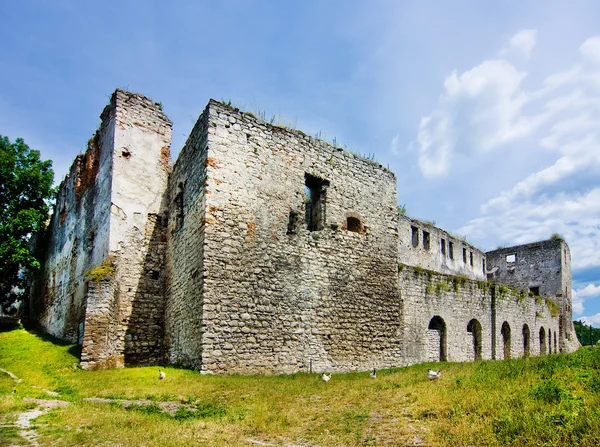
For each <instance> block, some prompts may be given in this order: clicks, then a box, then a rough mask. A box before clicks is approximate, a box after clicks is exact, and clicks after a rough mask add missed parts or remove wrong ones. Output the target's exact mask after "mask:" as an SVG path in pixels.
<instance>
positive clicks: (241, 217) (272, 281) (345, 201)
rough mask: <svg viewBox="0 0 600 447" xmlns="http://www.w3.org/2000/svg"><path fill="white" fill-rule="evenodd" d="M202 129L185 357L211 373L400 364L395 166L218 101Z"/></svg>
mask: <svg viewBox="0 0 600 447" xmlns="http://www.w3.org/2000/svg"><path fill="white" fill-rule="evenodd" d="M207 132H208V143H207V149H206V159H205V161H204V163H203V164H204V165H205V167H206V170H205V173H206V178H205V190H204V196H202V195H201V194H198V193H196V195H195V197H194V196H192V197H190V198H189V199H186V203H187V200H189V201H190V203H199V202H200V203H202V204H203V207H204V212H205V216H204V224H205V225H204V230H203V235H204V254H203V264H202V266H201V267H202V271H201V272H199V274H201V275H202V277H203V278H204V282H203V286H202V289H201V290H202V292H201V294H200V293H199V292H196V297H198V298H197V299H201V300H202V307H203V311H202V328H201V330H200V331H198V328H196V327H194V328H195V331H196V333H195V334H194V335H193V336H194V339H197V336H198V333H200V334H201V337H202V338H201V340H202V342H201V344H202V352H201V354H202V358H201V359H199V358H193V359H189V360H188V362H189V363H190V364H191V365H193V366H199V367H201V369H202V371H204V372H211V373H269V372H296V371H308V370H310V369H311V368H312V369H313V370H325V369H327V370H335V371H349V370H356V369H367V368H371V367H389V366H393V365H396V364H399V363H401V362H402V358H403V356H402V351H401V341H402V340H401V335H402V325H401V321H402V305H401V302H400V300H399V297H398V289H397V275H396V272H397V267H396V265H397V253H396V246H397V240H396V237H397V233H396V226H397V217H396V216H397V212H396V203H397V201H396V185H395V176H394V174H393V173H391V172H390V171H388V170H386V169H384V168H382V167H381V166H380V165H378V164H376V163H373V162H370V161H368V160H364V159H361V158H359V157H356V156H354V155H352V154H349V153H346V152H344V151H342V150H341V149H338V148H334V147H332V146H330V145H328V144H326V143H324V142H322V141H319V140H315V139H313V138H311V137H309V136H307V135H305V134H303V133H301V132H298V131H293V130H288V129H284V128H280V127H276V126H271V125H269V124H267V123H265V122H263V121H260V120H257V119H255V118H254V117H253V116H252V115H250V114H244V113H241V112H239V111H238V110H235V109H233V108H230V107H226V106H224V105H222V104H220V103H217V102H215V101H211V102H210V103H209V105H208V128H207ZM184 154H185V152H184ZM187 168H188V169H195V170H197V169H198V168H197V167H193V166H188V167H187ZM306 175H309V176H310V178H312V179H313V180H312V181H317V180H318V181H320V182H322V185H323V186H324V188H326V193H325V196H324V198H323V203H322V204H321V205H322V206H323V205H324V209H325V211H324V218H323V219H324V220H320V223H321V224H322V226H323V228H322V229H319V230H317V231H309V229H308V227H307V223H306V217H305V211H306V208H305V207H306V203H305V195H306V182H307V180H306ZM174 179H175V178H174ZM315 179H317V180H315ZM175 181H179V180H175ZM190 182H191V181H190V180H189V179H188V181H187V184H186V193H187V189H188V188H189V186H188V185H190ZM190 189H191V188H190ZM187 213H188V211H187V209H186V214H187ZM321 217H322V216H321ZM349 217H350V218H354V219H357V220H358V221H359V222H360V228H359V229H358V232H352V231H348V230H347V225H348V218H349ZM354 222H355V223H356V222H357V221H354ZM187 224H188V221H187V220H184V226H185V225H187ZM190 231H194V230H193V229H191V230H190ZM187 242H188V243H191V242H192V241H191V240H190V241H187ZM197 265H198V264H197V263H195V264H193V265H190V266H189V267H190V268H196V267H197ZM199 295H201V297H200V296H199ZM183 318H185V320H184V322H183V324H190V320H192V319H193V318H195V316H194V315H192V314H191V313H188V314H187V315H185V316H183Z"/></svg>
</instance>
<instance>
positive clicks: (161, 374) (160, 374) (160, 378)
mask: <svg viewBox="0 0 600 447" xmlns="http://www.w3.org/2000/svg"><path fill="white" fill-rule="evenodd" d="M166 377H167V375H166V374H165V372H164V371H161V370H160V369H159V370H158V380H163V379H165V378H166Z"/></svg>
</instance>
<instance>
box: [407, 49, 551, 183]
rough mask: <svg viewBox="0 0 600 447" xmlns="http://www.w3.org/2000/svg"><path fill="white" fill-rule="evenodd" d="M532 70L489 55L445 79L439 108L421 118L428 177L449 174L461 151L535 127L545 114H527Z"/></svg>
mask: <svg viewBox="0 0 600 447" xmlns="http://www.w3.org/2000/svg"><path fill="white" fill-rule="evenodd" d="M525 76H526V73H524V72H521V71H519V70H517V68H516V67H515V66H513V65H512V64H511V63H509V62H508V61H505V60H488V61H484V62H482V63H481V64H480V65H478V66H476V67H474V68H472V69H471V70H468V71H465V72H464V73H461V74H460V75H459V74H458V73H457V72H456V71H454V72H453V73H451V74H450V76H448V77H447V78H446V80H445V82H444V93H443V94H442V95H441V96H440V98H439V100H438V106H437V108H436V110H434V111H433V113H432V114H431V115H429V116H427V117H423V118H421V122H420V125H419V132H418V136H417V147H418V150H419V167H420V169H421V172H422V173H423V175H424V176H425V177H435V176H439V175H443V174H445V173H446V172H447V171H448V169H449V168H450V165H451V163H452V160H453V156H454V154H455V152H457V151H461V152H463V153H465V154H468V155H471V154H473V153H478V152H486V151H489V150H491V149H494V148H496V147H498V146H500V145H502V144H504V143H506V142H509V141H511V140H514V139H517V138H520V137H523V136H525V135H528V134H530V133H531V132H532V131H533V130H535V129H536V128H537V127H538V126H539V125H540V124H541V123H542V122H543V120H544V115H538V116H526V115H525V114H524V113H523V108H524V106H525V105H526V104H527V103H528V102H529V100H530V97H529V94H528V93H526V92H524V91H523V90H522V89H521V82H522V81H523V79H524V78H525Z"/></svg>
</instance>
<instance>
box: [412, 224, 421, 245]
mask: <svg viewBox="0 0 600 447" xmlns="http://www.w3.org/2000/svg"><path fill="white" fill-rule="evenodd" d="M410 238H411V242H412V246H413V247H415V248H417V247H418V246H419V229H418V228H417V227H413V226H411V227H410Z"/></svg>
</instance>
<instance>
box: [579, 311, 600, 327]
mask: <svg viewBox="0 0 600 447" xmlns="http://www.w3.org/2000/svg"><path fill="white" fill-rule="evenodd" d="M581 321H583V322H584V323H585V324H587V325H592V326H597V325H600V313H597V314H596V315H591V316H587V317H581Z"/></svg>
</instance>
